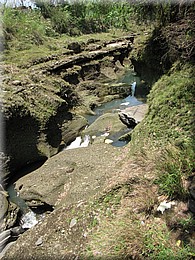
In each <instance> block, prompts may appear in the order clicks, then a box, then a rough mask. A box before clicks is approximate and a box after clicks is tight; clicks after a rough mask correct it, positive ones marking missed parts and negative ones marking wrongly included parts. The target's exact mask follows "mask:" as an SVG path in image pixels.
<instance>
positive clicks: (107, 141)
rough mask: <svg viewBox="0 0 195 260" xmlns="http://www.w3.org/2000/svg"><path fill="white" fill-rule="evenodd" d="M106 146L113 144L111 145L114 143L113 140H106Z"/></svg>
mask: <svg viewBox="0 0 195 260" xmlns="http://www.w3.org/2000/svg"><path fill="white" fill-rule="evenodd" d="M104 142H105V144H111V143H113V140H111V139H105V141H104Z"/></svg>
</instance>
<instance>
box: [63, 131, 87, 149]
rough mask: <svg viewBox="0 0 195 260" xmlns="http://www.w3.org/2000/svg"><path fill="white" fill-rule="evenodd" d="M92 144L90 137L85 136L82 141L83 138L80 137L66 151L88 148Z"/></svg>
mask: <svg viewBox="0 0 195 260" xmlns="http://www.w3.org/2000/svg"><path fill="white" fill-rule="evenodd" d="M89 143H90V136H89V135H85V136H84V138H83V139H82V137H81V136H78V137H77V138H76V139H75V140H74V141H73V142H72V143H71V144H70V145H68V146H67V147H66V148H65V149H64V150H70V149H75V148H79V147H87V146H88V145H89Z"/></svg>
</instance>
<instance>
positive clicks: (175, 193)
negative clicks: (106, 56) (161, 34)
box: [132, 64, 195, 198]
mask: <svg viewBox="0 0 195 260" xmlns="http://www.w3.org/2000/svg"><path fill="white" fill-rule="evenodd" d="M194 84H195V77H194V74H193V68H192V67H191V66H190V65H187V64H186V65H185V66H184V67H183V68H181V69H174V70H173V71H172V72H171V73H170V75H164V76H162V78H161V79H160V80H158V82H156V84H155V85H154V86H153V88H152V90H151V92H150V94H149V96H148V105H149V110H148V114H147V116H146V118H145V119H144V120H143V122H142V123H141V124H140V125H139V126H138V127H137V129H136V130H135V132H134V133H133V134H132V139H133V140H134V147H137V150H145V149H146V150H148V149H149V150H150V153H151V154H152V151H153V155H154V156H155V157H156V159H155V160H156V164H157V169H158V170H157V171H158V176H159V177H158V180H157V183H159V187H160V191H161V192H165V193H166V194H167V195H168V196H169V197H180V198H181V197H185V196H186V192H187V191H186V190H184V187H183V181H184V179H185V178H187V177H189V176H190V175H191V174H192V172H193V169H194V166H195V165H194V160H193V158H194V156H195V154H194V151H195V150H194V147H195V146H194V145H195V143H194V102H193V100H194V95H195V92H194V87H193V86H194ZM140 136H142V137H140ZM157 151H158V152H157ZM150 156H151V155H150Z"/></svg>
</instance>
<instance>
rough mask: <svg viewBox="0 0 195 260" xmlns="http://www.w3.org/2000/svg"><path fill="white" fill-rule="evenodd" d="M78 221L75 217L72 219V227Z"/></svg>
mask: <svg viewBox="0 0 195 260" xmlns="http://www.w3.org/2000/svg"><path fill="white" fill-rule="evenodd" d="M76 223H77V220H76V218H73V219H72V220H71V221H70V228H72V227H74V226H75V225H76Z"/></svg>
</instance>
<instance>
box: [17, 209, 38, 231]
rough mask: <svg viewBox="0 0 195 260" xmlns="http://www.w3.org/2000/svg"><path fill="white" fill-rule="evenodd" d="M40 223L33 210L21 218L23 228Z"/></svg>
mask: <svg viewBox="0 0 195 260" xmlns="http://www.w3.org/2000/svg"><path fill="white" fill-rule="evenodd" d="M37 223H38V220H37V218H36V214H35V213H34V212H33V211H29V212H28V213H26V214H25V215H24V216H23V217H22V218H21V224H22V225H21V226H22V228H32V227H34V226H35V225H36V224H37Z"/></svg>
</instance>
